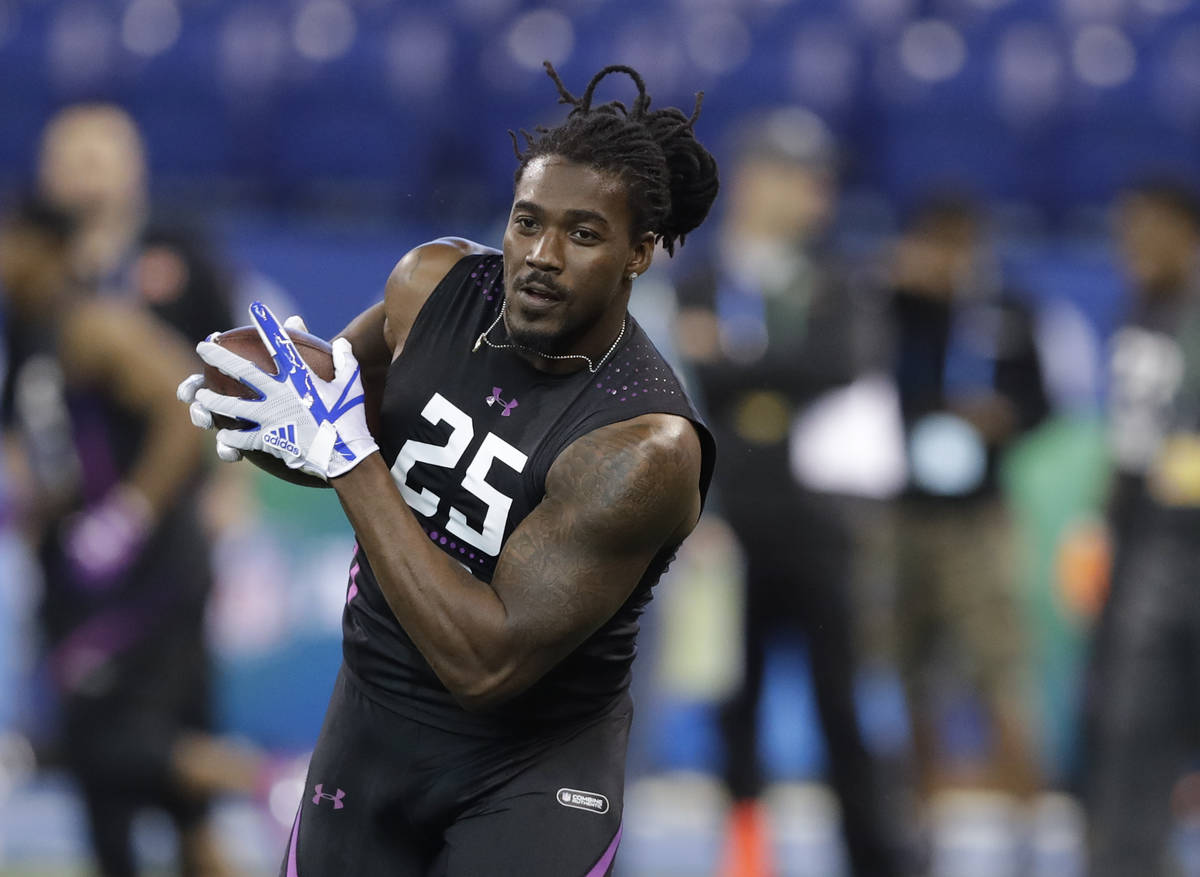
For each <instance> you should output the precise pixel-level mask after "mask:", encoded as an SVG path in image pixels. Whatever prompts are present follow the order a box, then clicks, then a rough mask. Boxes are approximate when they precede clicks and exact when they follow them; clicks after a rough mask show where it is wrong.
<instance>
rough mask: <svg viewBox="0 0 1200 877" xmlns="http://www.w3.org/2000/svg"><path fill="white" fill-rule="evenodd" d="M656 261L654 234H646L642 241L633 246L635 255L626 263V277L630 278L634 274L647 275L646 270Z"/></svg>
mask: <svg viewBox="0 0 1200 877" xmlns="http://www.w3.org/2000/svg"><path fill="white" fill-rule="evenodd" d="M653 261H654V233H653V232H649V231H648V232H646V233H645V234H643V235H642V237H641V239H640V240H639V241H638V242H637V243H636V244H634V245H633V255H632V256H630V258H629V261H628V262H626V263H625V276H626V277H629V276H630V275H633V274H645V273H646V269H647V268H649V267H650V263H651V262H653Z"/></svg>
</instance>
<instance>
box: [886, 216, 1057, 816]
mask: <svg viewBox="0 0 1200 877" xmlns="http://www.w3.org/2000/svg"><path fill="white" fill-rule="evenodd" d="M890 272H891V274H890V278H889V281H890V285H891V293H890V300H889V307H890V319H891V324H892V331H893V333H894V338H893V348H892V349H893V356H894V358H893V369H894V371H893V373H894V376H895V382H896V387H897V390H898V392H899V395H900V405H901V412H902V415H903V419H904V429H905V441H906V447H907V454H908V484H907V486H906V488H905V490H904V492H903V494H902V496H901V498H900V500H899V502H898V508H897V549H898V556H897V615H898V617H897V635H898V640H899V642H898V657H899V661H900V664H901V671H902V674H903V676H904V682H905V688H906V696H907V698H908V702H909V713H910V719H911V723H912V733H913V751H914V755H915V758H916V767H917V772H918V782H919V785H920V787H921V789H922V792H923V794H925V795H926V796H928V795H930V794H932V793H934V792H937V791H940V790H942V789H945V788H951V787H955V786H963V785H965V786H968V787H970V786H974V787H981V788H988V789H992V790H998V791H1003V792H1007V793H1010V794H1013V795H1016V796H1020V797H1024V796H1028V795H1031V794H1032V793H1034V792H1035V791H1036V790H1037V789H1038V788H1039V786H1040V784H1041V781H1040V772H1039V769H1038V766H1037V761H1036V754H1035V750H1034V743H1033V723H1032V715H1031V699H1032V691H1031V689H1030V688H1029V678H1028V676H1029V668H1028V666H1027V660H1028V647H1027V634H1026V625H1025V622H1024V617H1023V609H1022V606H1021V603H1020V597H1019V591H1018V578H1017V567H1018V563H1017V561H1018V543H1017V541H1016V538H1015V532H1014V529H1013V526H1012V522H1011V520H1010V515H1009V507H1008V503H1007V501H1006V499H1005V497H1004V495H1003V492H1002V488H1001V485H1000V483H999V480H998V474H999V466H1000V463H1001V459H1002V456H1003V454H1004V452H1005V451H1006V450H1007V449H1008V448H1010V447H1011V446H1012V445H1013V443H1014V442H1016V441H1017V440H1018V439H1020V438H1021V437H1022V436H1023V435H1025V434H1026V433H1028V432H1029V431H1030V430H1031V429H1033V428H1034V427H1035V426H1036V425H1037V424H1038V423H1039V422H1040V421H1041V420H1042V419H1043V418H1044V417H1045V415H1046V414H1047V413H1048V407H1049V406H1048V402H1047V393H1046V390H1045V387H1044V382H1043V375H1042V366H1041V359H1040V357H1039V352H1038V348H1037V343H1036V332H1035V320H1034V315H1033V314H1032V313H1031V312H1030V310H1029V309H1027V308H1026V307H1025V306H1024V305H1023V304H1022V303H1021V302H1020V301H1019V300H1018V299H1016V298H1015V297H1014V295H1013V294H1012V292H1011V290H1009V289H1006V288H1005V285H1004V281H1003V277H1002V275H1001V273H1000V271H999V267H998V265H996V264H995V262H994V259H993V257H992V255H991V253H990V252H989V248H988V246H987V241H986V237H985V229H984V225H983V219H982V218H981V217H980V216H979V214H978V213H977V211H976V208H975V207H974V205H972V204H971V203H970V202H969V201H967V200H965V199H962V198H959V197H956V196H945V197H935V198H931V199H930V200H928V201H927V202H926V203H924V204H923V205H921V206H920V207H919V208H918V209H917V210H916V212H915V214H914V216H913V217H912V218H911V221H910V222H909V223H908V226H907V228H906V230H905V231H904V232H903V234H902V235H901V237H900V239H899V241H898V242H897V244H896V246H895V250H894V252H893V259H892V262H891V265H890ZM972 702H974V704H976V705H977V706H978V708H979V710H980V713H981V714H982V719H983V726H984V728H985V735H986V737H985V749H986V752H985V755H984V757H983V759H982V764H980V763H979V760H978V759H976V760H974V761H972V762H970V763H964V762H963V761H962V760H961V759H959V758H957V757H956V758H953V759H952V758H950V757H949V756H948V753H947V751H946V748H945V746H944V742H945V740H946V736H945V734H946V729H947V727H948V725H949V724H950V721H951V718H952V716H957V717H958V718H959V720H960V721H961V720H962V717H963V716H964V714H965V713H964V711H963V710H962V709H957V710H955V709H953V707H955V706H958V707H961V706H962V704H963V703H972Z"/></svg>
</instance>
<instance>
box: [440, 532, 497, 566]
mask: <svg viewBox="0 0 1200 877" xmlns="http://www.w3.org/2000/svg"><path fill="white" fill-rule="evenodd" d="M427 532H428V534H429V539H430V541H432V542H436V543H437V544H438V545H445V546H446V547H447V548H449V549H450V550H451V551H452V552H453V551H454V550H455V549H457V550H458V553H459V554H465V555H466V556H467V560H478V561H479V562H480V563H484V562H486V560H487V558H486V557H484V556H483V555H480V556H479V557H476V556H475V552H474V551H468V550H467V546H465V545H459V544H458V543H457V542H454V541H453V540H451V539H450V538H449V537H447V536H443V535H442V534H441V533H439V532H438V531H437V530H429V531H427Z"/></svg>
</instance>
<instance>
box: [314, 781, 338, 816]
mask: <svg viewBox="0 0 1200 877" xmlns="http://www.w3.org/2000/svg"><path fill="white" fill-rule="evenodd" d="M324 789H325V784H324V783H317V785H316V786H315V787H314V788H313V791H314V792H316V794H315V795H313V799H312V802H313V803H314V804H320V803H321V801H322V799H324V800H326V801H332V802H333V809H334V810H341V809H342V808H343V807H345V806H346V805H345V804H343V803H342V799H343V798H345V797H346V793H345V792H343V791H342V790H341V789H338V790H337V794H336V795H330V794H327V793H326V792H325V791H324Z"/></svg>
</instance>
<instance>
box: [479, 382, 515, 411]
mask: <svg viewBox="0 0 1200 877" xmlns="http://www.w3.org/2000/svg"><path fill="white" fill-rule="evenodd" d="M502 392H503V390H501V388H500V387H492V395H490V396H488V397H487V399H485V400H484V401H485V402H487V403H488V405H489V406H491V405H495V404H496V403H497V402H499V403H500V404H501V405H503V406H504V410H503V411H501V412H500V416H501V417H508V415H509V413H510V412H511V411H512V410H513V409H514V408H516V407H517V400H516V399H513V400H512V401H511V402H505V401H504V400H503V399H501V398H500V394H501V393H502Z"/></svg>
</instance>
